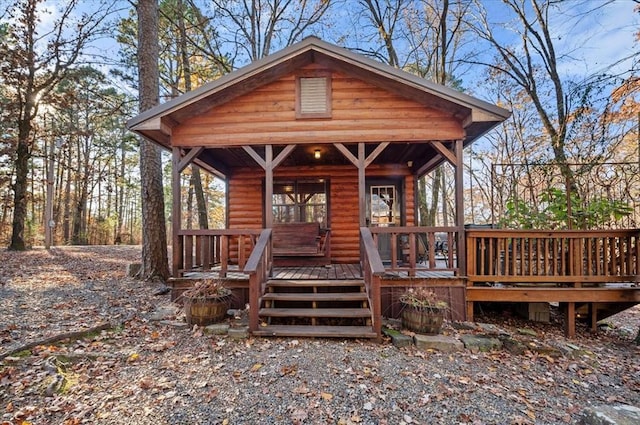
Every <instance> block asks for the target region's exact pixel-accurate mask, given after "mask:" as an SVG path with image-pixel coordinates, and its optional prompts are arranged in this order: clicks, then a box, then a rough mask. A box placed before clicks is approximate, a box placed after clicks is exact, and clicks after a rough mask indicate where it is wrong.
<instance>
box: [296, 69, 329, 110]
mask: <svg viewBox="0 0 640 425" xmlns="http://www.w3.org/2000/svg"><path fill="white" fill-rule="evenodd" d="M296 118H331V76H330V75H328V74H322V75H319V74H315V75H309V76H300V77H298V78H297V79H296Z"/></svg>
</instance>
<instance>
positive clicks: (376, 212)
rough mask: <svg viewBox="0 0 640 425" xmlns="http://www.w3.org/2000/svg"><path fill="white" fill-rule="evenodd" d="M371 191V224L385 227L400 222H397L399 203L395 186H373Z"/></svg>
mask: <svg viewBox="0 0 640 425" xmlns="http://www.w3.org/2000/svg"><path fill="white" fill-rule="evenodd" d="M370 191H371V193H370V202H371V207H370V212H371V224H372V225H375V226H383V227H386V226H389V225H395V224H400V223H398V222H397V219H398V212H397V209H398V203H397V202H396V188H395V186H371V189H370Z"/></svg>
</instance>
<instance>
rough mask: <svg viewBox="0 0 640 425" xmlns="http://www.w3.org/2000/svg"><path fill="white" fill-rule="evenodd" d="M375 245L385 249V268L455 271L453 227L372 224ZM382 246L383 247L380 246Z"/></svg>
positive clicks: (393, 270)
mask: <svg viewBox="0 0 640 425" xmlns="http://www.w3.org/2000/svg"><path fill="white" fill-rule="evenodd" d="M370 230H371V233H372V235H373V240H374V243H375V246H376V247H377V248H378V250H380V251H385V253H386V254H387V257H388V258H383V264H384V267H385V269H386V270H387V271H391V272H407V273H408V275H409V276H415V275H416V273H417V271H450V272H453V273H454V274H456V275H457V274H458V272H459V266H458V264H457V255H456V237H457V233H458V232H457V230H456V228H452V227H417V226H411V227H406V226H402V227H371V228H370ZM383 245H384V247H383Z"/></svg>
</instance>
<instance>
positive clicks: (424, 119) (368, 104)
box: [172, 67, 464, 147]
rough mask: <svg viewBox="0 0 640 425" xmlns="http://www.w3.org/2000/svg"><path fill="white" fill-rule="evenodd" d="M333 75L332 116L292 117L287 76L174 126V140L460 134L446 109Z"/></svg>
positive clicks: (292, 89)
mask: <svg viewBox="0 0 640 425" xmlns="http://www.w3.org/2000/svg"><path fill="white" fill-rule="evenodd" d="M313 68H314V67H308V68H307V70H310V69H313ZM327 72H329V71H328V70H327ZM331 76H332V82H331V84H332V96H331V99H332V103H331V110H332V114H331V118H326V119H298V118H296V75H295V74H290V75H287V76H286V77H283V78H281V79H279V80H278V81H275V82H273V83H270V84H267V85H265V86H262V87H260V88H258V89H256V90H254V91H253V92H251V93H248V94H245V95H243V96H240V97H238V98H236V99H234V100H233V101H232V102H228V103H225V104H223V105H221V106H218V107H216V108H213V109H212V110H210V111H208V112H206V113H204V114H202V115H198V116H195V117H193V118H191V119H189V120H186V121H184V122H183V123H182V124H180V125H178V126H176V127H174V128H173V131H172V144H173V146H185V147H186V146H241V145H260V144H288V143H297V144H312V143H332V142H335V141H340V142H342V143H352V142H378V141H380V140H386V141H405V142H411V141H415V142H417V141H426V140H455V139H461V138H463V137H464V130H463V128H462V125H461V123H460V121H459V120H457V119H455V118H454V117H453V116H451V115H449V114H447V113H445V112H442V111H439V110H437V109H434V108H427V107H425V106H424V105H421V104H420V103H418V102H416V101H413V100H409V99H405V98H403V97H401V96H398V95H396V94H393V93H390V92H388V91H386V90H384V89H383V88H380V87H376V86H375V85H373V84H370V83H367V82H364V81H362V80H359V79H357V78H353V77H349V76H346V75H344V74H341V73H338V72H333V73H331Z"/></svg>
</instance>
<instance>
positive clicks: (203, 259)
mask: <svg viewBox="0 0 640 425" xmlns="http://www.w3.org/2000/svg"><path fill="white" fill-rule="evenodd" d="M261 231H262V230H261V229H258V230H248V229H243V230H229V229H224V230H187V229H182V230H178V232H177V240H176V241H174V246H173V250H174V253H173V276H174V277H180V276H183V275H184V273H186V272H189V271H199V272H207V271H210V270H211V269H212V268H213V267H219V270H220V277H226V275H227V271H228V268H229V265H230V264H237V265H238V267H239V269H240V270H242V269H243V268H244V266H245V264H246V262H247V258H248V256H249V255H250V253H251V251H252V249H253V248H254V246H255V244H256V240H257V238H258V236H259V235H260V232H261Z"/></svg>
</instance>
